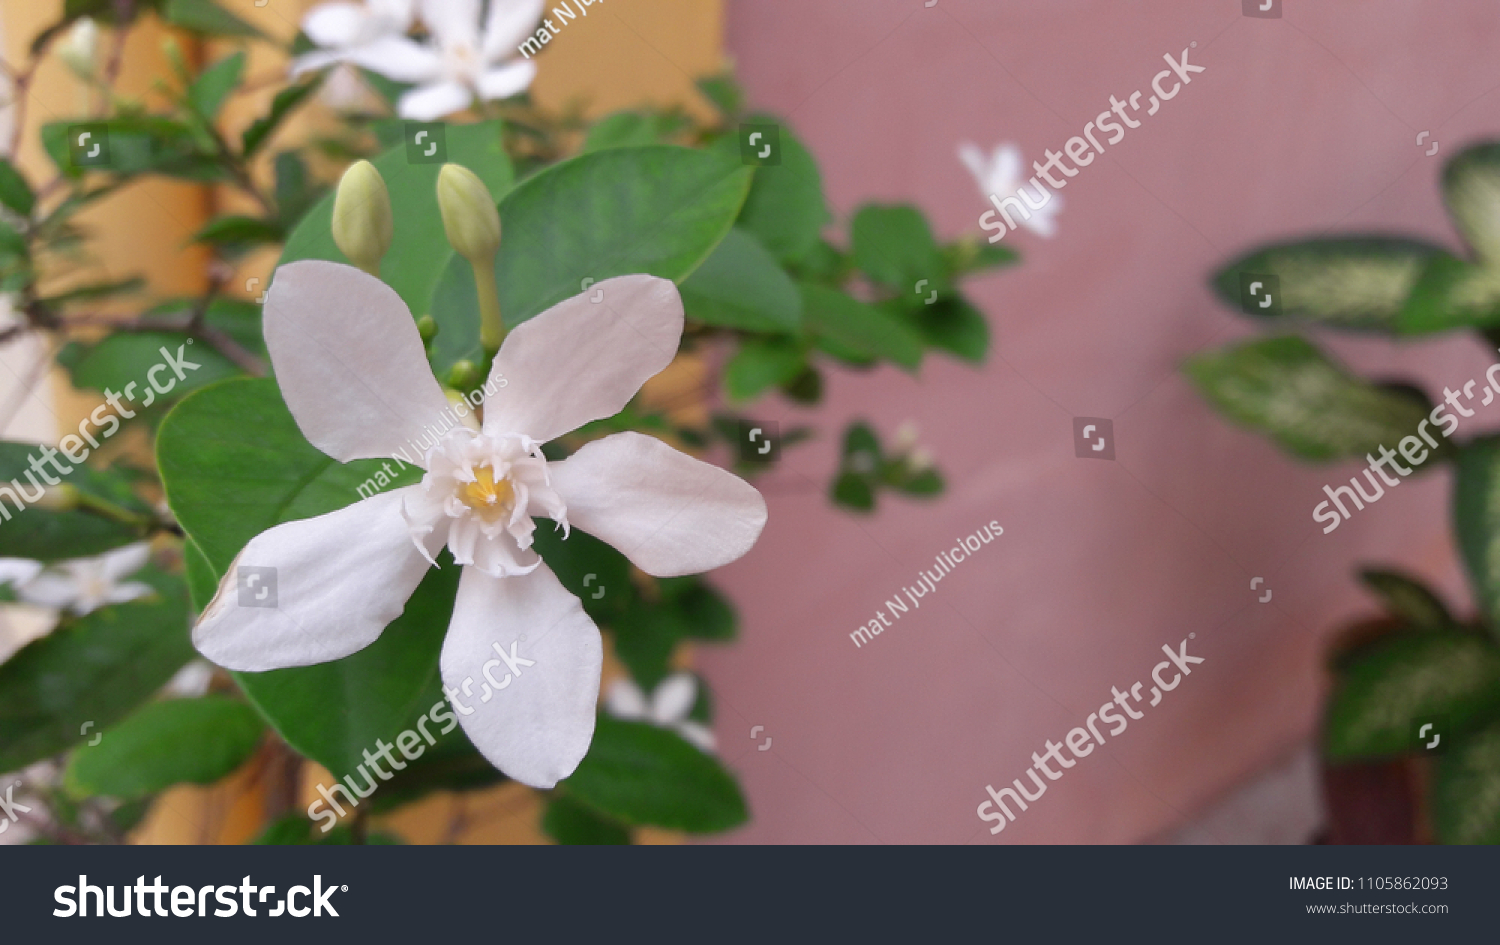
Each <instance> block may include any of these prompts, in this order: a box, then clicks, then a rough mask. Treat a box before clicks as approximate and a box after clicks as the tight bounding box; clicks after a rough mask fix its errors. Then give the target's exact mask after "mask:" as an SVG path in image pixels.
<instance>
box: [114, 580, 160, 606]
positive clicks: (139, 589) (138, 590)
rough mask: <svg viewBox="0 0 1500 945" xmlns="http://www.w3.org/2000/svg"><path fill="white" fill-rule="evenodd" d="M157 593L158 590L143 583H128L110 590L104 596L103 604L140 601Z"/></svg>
mask: <svg viewBox="0 0 1500 945" xmlns="http://www.w3.org/2000/svg"><path fill="white" fill-rule="evenodd" d="M155 593H156V588H154V587H152V586H151V585H150V584H146V583H143V582H141V581H127V582H126V583H124V584H117V585H115V586H114V587H112V588H110V589H109V590H108V591H107V592H106V593H105V595H104V600H103V601H101V602H100V603H102V604H123V603H126V602H127V601H133V600H139V599H140V598H142V597H149V596H151V595H152V594H155Z"/></svg>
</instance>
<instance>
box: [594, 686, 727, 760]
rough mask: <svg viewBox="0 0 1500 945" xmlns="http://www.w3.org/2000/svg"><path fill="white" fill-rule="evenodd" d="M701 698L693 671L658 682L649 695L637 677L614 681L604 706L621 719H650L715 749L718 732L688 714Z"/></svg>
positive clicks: (694, 741)
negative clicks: (637, 681) (648, 697)
mask: <svg viewBox="0 0 1500 945" xmlns="http://www.w3.org/2000/svg"><path fill="white" fill-rule="evenodd" d="M697 701H698V680H697V679H696V678H694V676H693V674H692V673H673V674H672V675H670V676H668V677H667V678H666V679H663V680H662V681H661V682H660V683H658V684H657V686H656V688H655V689H653V690H652V691H651V698H650V699H647V698H646V694H645V693H644V692H642V691H641V687H640V686H637V685H636V684H635V680H633V679H626V678H620V679H616V680H615V681H614V682H613V683H611V684H610V687H609V693H608V694H607V695H606V696H605V697H604V708H605V709H607V710H608V711H609V714H610V715H613V716H614V717H615V718H619V719H632V720H640V721H643V722H650V723H651V724H652V725H656V726H659V727H661V728H667V729H671V730H672V731H674V732H676V733H677V734H679V735H681V736H682V737H683V738H685V739H687V740H688V741H690V742H692V743H693V744H694V745H697V746H698V747H699V748H701V749H702V750H704V751H713V750H714V733H713V730H712V729H710V728H709V727H708V726H706V725H703V724H701V723H699V722H694V721H693V720H692V719H690V718H688V713H690V712H692V711H693V704H694V703H696V702H697Z"/></svg>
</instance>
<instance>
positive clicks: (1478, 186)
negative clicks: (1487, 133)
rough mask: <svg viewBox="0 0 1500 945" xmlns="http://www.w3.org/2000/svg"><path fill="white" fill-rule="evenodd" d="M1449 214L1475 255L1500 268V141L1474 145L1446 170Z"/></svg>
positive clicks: (1445, 195) (1455, 157) (1453, 160)
mask: <svg viewBox="0 0 1500 945" xmlns="http://www.w3.org/2000/svg"><path fill="white" fill-rule="evenodd" d="M1443 199H1444V201H1445V202H1446V203H1447V204H1448V213H1449V215H1450V216H1452V217H1453V222H1454V224H1455V225H1456V226H1457V227H1458V229H1459V232H1461V233H1463V235H1464V239H1466V240H1468V242H1469V245H1470V246H1471V247H1473V248H1474V253H1475V255H1477V256H1478V257H1479V258H1480V259H1482V260H1484V261H1486V262H1488V263H1489V264H1490V265H1500V141H1485V142H1481V143H1479V144H1475V145H1472V146H1470V147H1468V148H1465V149H1464V150H1462V151H1460V152H1459V153H1458V154H1456V155H1454V156H1453V158H1452V159H1451V160H1450V161H1449V162H1448V165H1447V166H1446V167H1444V168H1443Z"/></svg>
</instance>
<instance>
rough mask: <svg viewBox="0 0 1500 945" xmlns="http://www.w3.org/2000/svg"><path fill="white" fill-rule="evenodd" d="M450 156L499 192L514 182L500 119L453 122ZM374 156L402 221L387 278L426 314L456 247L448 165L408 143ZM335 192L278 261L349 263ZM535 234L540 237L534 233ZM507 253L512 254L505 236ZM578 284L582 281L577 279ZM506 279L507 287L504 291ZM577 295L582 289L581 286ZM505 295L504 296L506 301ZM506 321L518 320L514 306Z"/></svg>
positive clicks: (385, 268)
mask: <svg viewBox="0 0 1500 945" xmlns="http://www.w3.org/2000/svg"><path fill="white" fill-rule="evenodd" d="M444 134H445V137H446V140H447V149H448V161H449V162H450V163H453V164H461V165H463V166H464V167H467V168H468V169H469V170H471V171H473V172H474V173H475V174H477V175H479V179H480V180H482V181H484V183H485V186H486V187H488V188H489V191H490V194H491V196H494V197H496V198H498V197H499V195H501V194H503V193H505V192H506V190H508V189H509V188H510V186H511V182H512V170H511V164H510V158H509V157H507V156H506V154H505V151H504V149H503V148H502V147H501V128H500V122H498V121H487V122H479V123H476V124H472V125H447V126H446V127H445V130H444ZM371 163H373V164H374V165H375V169H376V170H378V171H379V172H380V176H381V177H382V178H384V179H385V185H386V189H387V190H388V191H389V192H390V195H391V215H392V218H393V219H394V220H395V221H396V230H395V242H394V243H393V244H392V245H393V246H394V248H393V249H392V250H391V252H389V253H387V254H386V257H385V259H384V260H382V262H381V266H380V277H381V278H382V279H384V280H385V282H386V283H387V284H388V285H389V286H390V287H391V288H393V289H395V290H396V292H397V293H399V294H400V296H401V298H402V299H403V300H404V301H405V302H406V304H407V307H408V308H410V309H411V311H412V314H413V315H415V316H418V317H420V316H421V315H423V314H425V313H426V312H427V311H428V304H429V302H430V301H431V299H432V294H433V291H434V289H435V287H436V286H437V284H438V281H439V279H440V278H441V277H442V275H443V271H444V270H445V269H446V268H447V267H448V264H449V262H450V261H451V260H452V259H453V258H454V256H455V254H454V252H453V249H452V247H450V246H449V245H448V238H447V236H446V235H445V234H444V231H443V219H442V216H441V214H440V213H439V212H438V205H437V175H438V171H439V170H440V169H441V168H442V165H441V164H413V163H411V162H410V161H408V160H407V155H406V145H405V144H399V145H397V146H396V147H394V148H392V149H390V150H389V151H386V152H384V153H383V154H381V155H380V156H379V157H376V158H375V159H374V160H373V161H372V162H371ZM333 198H334V194H332V193H330V194H327V195H326V196H324V198H323V199H322V200H319V201H318V203H317V204H316V205H315V206H314V207H313V208H312V209H311V210H309V211H308V212H307V215H306V216H305V217H304V218H303V219H302V222H301V223H299V224H298V225H297V227H296V229H294V230H293V231H292V233H291V235H290V236H289V237H287V241H286V248H285V249H284V250H283V251H282V254H281V260H280V261H279V262H278V265H285V264H286V263H289V262H292V261H293V260H297V259H327V260H332V261H333V262H340V263H346V264H347V263H348V260H347V259H346V258H344V254H343V253H341V252H339V248H338V246H337V245H335V244H334V242H333V231H332V230H331V229H330V227H331V226H332V223H333ZM506 234H507V240H510V241H515V242H520V241H522V240H525V239H527V238H528V235H527V234H526V233H525V232H524V231H517V230H513V229H512V230H507V231H506ZM533 238H534V237H533ZM504 242H505V240H502V249H501V255H504V248H503V243H504ZM574 285H575V286H576V285H577V282H576V281H575V282H574ZM503 288H504V286H503V283H502V291H503ZM572 294H574V295H576V294H577V292H576V291H575V292H573V293H572ZM503 298H504V296H503V295H502V300H503ZM505 319H506V323H507V324H508V325H509V324H512V322H511V318H510V313H509V311H506V312H505Z"/></svg>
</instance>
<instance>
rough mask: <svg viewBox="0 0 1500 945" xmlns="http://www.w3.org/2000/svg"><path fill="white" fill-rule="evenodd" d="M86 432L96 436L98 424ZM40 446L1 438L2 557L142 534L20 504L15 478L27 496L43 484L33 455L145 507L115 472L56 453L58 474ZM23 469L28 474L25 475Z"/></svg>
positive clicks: (112, 543) (103, 544)
mask: <svg viewBox="0 0 1500 945" xmlns="http://www.w3.org/2000/svg"><path fill="white" fill-rule="evenodd" d="M90 432H91V433H94V434H95V439H98V435H97V434H98V432H100V429H99V428H95V429H93V430H91V431H90ZM101 442H102V441H101ZM42 449H43V447H42V446H41V445H40V444H36V443H17V442H14V441H8V440H7V441H0V490H3V491H0V549H4V551H3V554H4V556H6V557H17V558H33V559H35V560H38V561H57V560H60V559H63V558H78V557H87V556H89V555H96V554H100V553H102V552H105V551H108V550H110V549H111V548H118V547H119V546H121V545H123V544H126V543H128V542H131V541H134V540H136V539H137V538H140V537H142V534H141V530H140V529H138V528H135V527H134V526H131V525H126V524H123V523H121V522H116V521H114V520H112V519H108V518H103V517H101V516H99V515H96V514H94V513H92V512H87V511H84V510H82V509H66V510H62V509H51V508H47V507H45V506H37V505H23V504H22V502H21V501H20V498H21V496H20V493H19V492H17V493H16V495H14V496H13V495H12V492H13V491H15V485H14V484H13V482H12V480H20V484H21V487H22V488H23V489H24V490H25V494H26V495H35V493H36V487H35V486H34V485H33V483H35V484H37V485H45V484H46V479H45V478H43V477H41V476H37V475H36V474H35V473H32V472H31V459H30V457H36V458H37V460H38V465H40V467H41V468H42V469H43V470H45V471H47V473H48V474H49V475H51V476H52V477H53V478H54V479H58V478H61V479H62V481H63V482H66V483H67V484H69V485H71V486H73V487H74V488H75V489H78V490H79V491H80V492H82V493H84V494H85V495H87V496H91V497H93V498H96V499H102V500H104V501H105V502H108V503H110V504H112V505H118V506H121V507H123V508H125V509H126V510H127V511H130V512H136V513H146V512H148V511H149V508H148V507H147V506H146V504H145V503H143V502H141V501H140V500H139V499H137V498H136V497H135V496H134V495H133V494H132V493H131V490H130V484H129V482H128V481H127V480H126V479H124V478H123V477H122V476H120V475H119V474H117V473H109V472H99V471H98V470H94V469H90V468H89V467H87V466H83V465H80V464H74V463H71V462H69V461H68V460H67V458H66V457H64V456H61V455H59V456H57V457H56V460H57V462H60V463H62V464H63V466H71V467H72V469H73V471H72V472H71V473H68V474H66V475H65V476H60V475H59V474H60V473H61V472H62V470H61V469H60V468H57V467H54V466H52V465H51V464H50V463H47V462H46V461H45V460H43V459H42V456H43V454H42ZM28 473H31V477H30V478H28V476H27V474H28ZM7 770H8V769H7Z"/></svg>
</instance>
